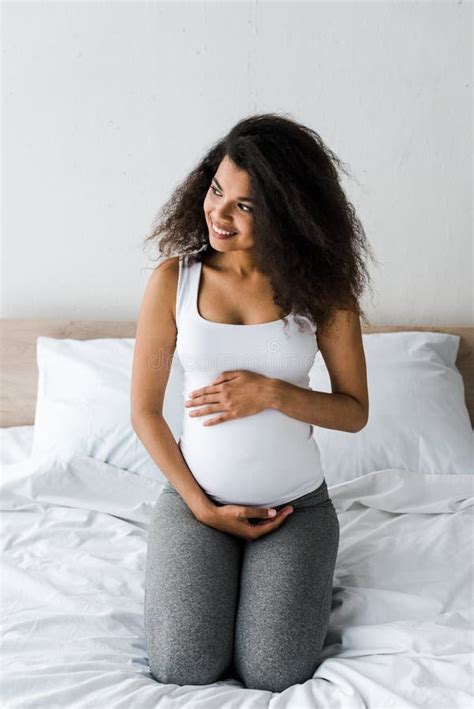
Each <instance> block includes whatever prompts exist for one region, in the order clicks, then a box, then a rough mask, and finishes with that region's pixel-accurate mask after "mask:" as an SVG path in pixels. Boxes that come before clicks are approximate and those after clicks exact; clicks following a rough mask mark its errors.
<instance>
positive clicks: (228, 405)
mask: <svg viewBox="0 0 474 709" xmlns="http://www.w3.org/2000/svg"><path fill="white" fill-rule="evenodd" d="M273 382H274V380H273V379H271V378H270V377H266V376H265V375H263V374H257V373H256V372H249V371H248V370H245V369H234V370H232V371H228V372H222V373H221V374H220V375H219V376H218V377H217V379H214V381H213V382H211V384H209V386H205V387H201V389H196V390H195V391H192V392H190V393H189V399H187V400H186V401H185V403H184V405H185V406H186V407H189V408H191V407H193V406H200V407H201V408H200V409H196V410H194V411H190V412H189V415H190V416H193V417H194V416H205V415H206V414H213V413H215V412H217V411H219V412H222V413H221V415H220V416H217V417H216V418H213V419H208V420H207V421H203V424H202V425H203V426H211V425H213V424H216V423H221V422H222V421H230V420H231V419H238V418H243V417H244V416H251V415H252V414H258V413H259V412H260V411H263V410H264V409H267V408H269V407H270V406H271V401H272V391H273Z"/></svg>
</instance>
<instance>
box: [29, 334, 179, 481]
mask: <svg viewBox="0 0 474 709" xmlns="http://www.w3.org/2000/svg"><path fill="white" fill-rule="evenodd" d="M134 346H135V339H134V338H129V339H127V338H104V339H96V340H73V339H56V338H51V337H38V339H37V364H38V370H39V378H38V396H37V402H36V412H35V425H34V434H33V445H32V452H31V455H32V457H34V458H42V457H43V456H49V455H54V456H58V457H62V456H66V457H69V456H71V455H85V456H90V457H92V458H96V459H97V460H101V461H103V462H105V463H110V464H111V465H115V466H116V467H118V468H124V469H127V470H130V471H132V472H135V473H140V474H141V475H145V476H146V477H153V478H156V479H158V480H163V481H165V480H166V477H165V476H164V475H163V474H162V473H161V471H160V469H159V468H158V466H157V465H156V464H155V462H154V460H153V459H152V458H151V456H150V455H149V453H148V451H147V450H146V448H145V447H144V445H143V444H142V442H141V441H140V439H139V438H138V436H137V435H136V433H135V431H134V430H133V429H132V426H131V421H130V383H131V371H132V362H133V351H134ZM183 386H184V376H183V368H182V365H181V362H180V361H179V358H178V357H177V356H176V352H175V356H174V357H173V361H172V367H171V370H170V375H169V379H168V386H167V388H166V392H165V397H164V401H163V415H164V417H165V419H166V421H167V423H168V425H169V427H170V429H171V431H172V432H173V435H174V437H175V440H176V441H177V440H178V438H179V436H180V434H181V426H182V412H183V406H184V391H183Z"/></svg>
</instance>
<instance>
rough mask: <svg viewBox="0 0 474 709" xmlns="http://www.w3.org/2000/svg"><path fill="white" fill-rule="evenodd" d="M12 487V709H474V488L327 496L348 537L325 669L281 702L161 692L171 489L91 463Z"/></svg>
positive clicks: (8, 598)
mask: <svg viewBox="0 0 474 709" xmlns="http://www.w3.org/2000/svg"><path fill="white" fill-rule="evenodd" d="M7 469H8V470H7ZM5 473H6V474H5V475H4V477H3V485H2V490H1V509H2V531H3V534H2V579H3V580H2V601H3V602H2V614H3V624H2V625H3V645H2V690H1V693H2V706H3V707H5V708H10V707H11V708H13V707H21V709H27V708H28V707H31V708H33V707H34V709H43V707H44V708H45V709H46V708H47V709H52V708H54V707H61V708H66V707H67V708H68V709H71V708H76V707H77V708H79V707H80V708H86V707H87V708H89V707H90V708H91V709H92V708H94V709H96V707H99V706H102V707H106V708H107V709H113V708H115V707H117V708H118V707H121V708H123V709H133V708H136V709H148V708H151V707H157V706H160V707H161V706H163V707H167V706H170V707H171V706H179V707H182V706H185V705H186V706H189V707H197V706H202V707H205V709H212V708H213V707H216V709H225V708H226V707H229V709H230V708H231V707H232V709H233V708H234V707H237V706H238V707H246V706H249V707H252V709H256V708H260V707H267V706H275V707H278V709H281V708H284V707H289V708H290V709H306V708H307V707H323V708H326V707H331V709H338V708H341V709H363V708H364V707H373V708H374V709H375V708H377V709H381V708H382V707H383V708H384V709H385V708H386V707H396V709H401V708H402V707H421V706H423V707H433V709H441V708H446V709H448V708H449V709H454V708H455V707H462V708H463V709H464V708H466V709H467V707H470V706H472V691H473V684H472V677H473V674H474V673H473V670H474V667H473V607H472V606H473V603H472V601H473V560H474V548H473V541H472V540H473V524H472V522H473V502H474V476H470V475H422V474H419V473H418V474H417V473H413V472H409V471H405V470H397V469H386V470H379V471H375V472H373V473H370V474H369V475H365V476H362V477H359V478H356V479H355V480H351V481H349V482H345V483H341V484H339V485H335V486H333V487H329V493H330V496H331V498H332V500H333V502H334V505H335V507H336V510H337V512H338V516H339V522H340V530H341V535H340V544H339V553H338V558H337V563H336V571H335V577H334V595H333V608H332V612H331V623H330V628H329V632H328V635H327V638H326V645H325V649H324V656H325V660H324V662H322V664H321V665H320V666H319V667H318V669H317V671H316V673H315V676H314V677H313V678H312V679H310V680H308V681H307V682H306V683H304V684H301V685H295V686H294V687H290V688H288V689H287V690H285V692H283V693H282V694H280V695H278V694H274V695H272V694H271V693H270V692H265V691H260V690H252V689H246V688H245V687H243V685H242V684H240V683H239V682H238V681H237V680H236V679H234V678H223V679H222V680H221V681H220V682H217V683H215V684H212V685H204V686H198V685H194V686H186V687H179V686H176V685H161V684H159V683H158V682H156V681H155V680H154V678H153V677H152V676H151V674H150V672H149V668H148V662H147V657H146V652H145V645H144V635H143V597H144V573H145V560H146V544H147V534H148V525H149V522H150V518H151V513H152V509H153V505H154V503H155V501H156V499H157V497H158V495H159V494H160V492H161V489H162V485H161V483H160V482H158V481H155V480H152V479H150V478H145V477H142V476H140V475H137V474H135V473H132V472H130V471H127V470H122V469H119V468H116V467H114V466H112V465H109V464H107V463H103V462H100V461H97V460H95V459H93V458H89V457H82V456H74V457H70V458H65V459H60V458H53V457H51V458H47V459H43V460H42V461H41V462H35V461H33V460H31V459H26V460H22V461H20V462H17V463H13V464H10V465H7V466H6V468H5ZM284 641H285V640H284V638H282V642H284ZM164 698H167V699H168V700H169V701H168V702H167V701H166V700H165V699H164Z"/></svg>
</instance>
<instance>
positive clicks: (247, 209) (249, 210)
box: [210, 185, 253, 212]
mask: <svg viewBox="0 0 474 709" xmlns="http://www.w3.org/2000/svg"><path fill="white" fill-rule="evenodd" d="M210 189H211V190H212V191H213V192H214V194H215V195H216V196H217V197H219V195H218V194H217V192H218V190H217V188H216V187H214V185H211V187H210ZM239 206H240V207H244V208H245V209H244V211H248V212H251V211H253V210H252V208H251V207H248V206H247V205H246V204H241V205H239Z"/></svg>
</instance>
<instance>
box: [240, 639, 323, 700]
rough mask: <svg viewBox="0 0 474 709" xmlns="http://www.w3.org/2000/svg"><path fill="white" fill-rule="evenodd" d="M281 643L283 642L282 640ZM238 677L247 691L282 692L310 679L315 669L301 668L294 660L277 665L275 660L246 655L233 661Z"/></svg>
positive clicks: (313, 667)
mask: <svg viewBox="0 0 474 709" xmlns="http://www.w3.org/2000/svg"><path fill="white" fill-rule="evenodd" d="M282 642H284V640H283V639H282ZM234 662H235V667H236V669H237V672H238V676H239V678H240V679H241V681H242V682H243V683H244V685H245V687H246V688H247V689H261V690H265V691H267V692H283V691H284V690H285V689H288V687H293V685H295V684H302V683H303V682H306V681H307V680H309V679H311V677H312V676H313V675H314V672H315V670H316V667H317V663H313V665H312V666H311V667H308V668H306V669H304V668H302V666H301V662H300V660H299V659H298V658H295V663H293V664H292V663H289V662H288V661H286V662H284V663H279V662H278V660H277V658H275V657H274V656H273V657H270V656H268V655H267V656H265V657H263V656H262V657H260V656H259V657H255V656H254V657H252V656H249V655H246V656H245V657H242V658H239V660H238V661H235V660H234Z"/></svg>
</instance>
